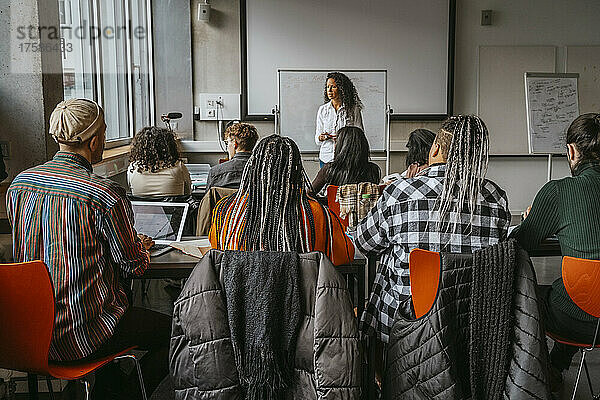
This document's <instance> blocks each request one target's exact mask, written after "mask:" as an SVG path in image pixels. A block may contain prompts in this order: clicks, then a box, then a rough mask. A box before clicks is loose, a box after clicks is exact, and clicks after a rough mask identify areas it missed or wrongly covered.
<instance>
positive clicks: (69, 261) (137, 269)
mask: <svg viewBox="0 0 600 400" xmlns="http://www.w3.org/2000/svg"><path fill="white" fill-rule="evenodd" d="M7 211H8V217H9V220H10V222H11V225H12V232H13V253H14V259H15V261H16V262H23V261H32V260H42V261H44V263H46V265H47V267H48V270H49V271H50V275H51V277H52V281H53V284H54V293H55V304H56V306H55V322H54V334H53V337H52V343H51V345H50V359H53V360H60V361H65V360H76V359H80V358H83V357H86V356H88V355H90V354H91V353H93V352H94V351H95V350H96V349H98V347H100V346H101V345H102V344H103V343H104V342H106V341H107V339H108V338H110V337H111V336H112V334H113V332H114V329H115V326H116V325H117V323H118V322H119V319H120V318H121V317H122V316H123V314H124V313H125V310H126V309H127V307H128V302H127V297H126V296H125V292H124V291H123V288H122V287H121V284H120V282H119V277H120V274H123V275H132V274H133V275H141V274H143V273H144V271H145V270H146V268H147V267H148V263H149V255H148V252H147V251H146V250H144V248H143V246H142V244H141V241H140V240H139V239H138V237H137V235H136V232H135V230H134V229H133V222H132V221H133V213H132V210H131V204H130V203H129V201H128V200H127V198H126V197H125V192H124V190H123V189H122V188H121V187H120V186H119V185H117V184H116V183H114V182H112V181H110V180H108V179H104V178H101V177H99V176H96V175H94V174H93V173H92V166H91V164H90V163H89V162H88V161H87V160H86V159H85V158H83V157H81V156H79V155H77V154H74V153H68V152H58V153H57V154H56V156H55V157H54V159H53V160H51V161H49V162H47V163H45V164H43V165H40V166H38V167H34V168H31V169H29V170H27V171H24V172H22V173H21V174H19V175H18V176H17V177H16V178H15V179H14V181H13V182H12V184H11V185H10V188H9V189H8V193H7Z"/></svg>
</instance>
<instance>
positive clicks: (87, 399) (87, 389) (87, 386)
mask: <svg viewBox="0 0 600 400" xmlns="http://www.w3.org/2000/svg"><path fill="white" fill-rule="evenodd" d="M83 386H84V387H85V400H90V395H91V394H90V383H89V382H88V380H87V379H83Z"/></svg>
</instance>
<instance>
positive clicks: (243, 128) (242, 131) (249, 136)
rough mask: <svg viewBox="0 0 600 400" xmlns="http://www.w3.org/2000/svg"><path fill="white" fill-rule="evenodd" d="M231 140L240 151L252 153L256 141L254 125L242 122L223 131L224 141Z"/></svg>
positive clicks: (256, 133) (256, 134)
mask: <svg viewBox="0 0 600 400" xmlns="http://www.w3.org/2000/svg"><path fill="white" fill-rule="evenodd" d="M229 138H232V139H234V140H235V142H236V143H237V144H238V147H239V148H240V150H246V151H252V149H253V148H254V145H255V144H256V141H257V140H258V132H257V131H256V128H255V127H254V125H250V124H245V123H243V122H240V123H237V124H233V125H231V126H230V127H229V128H227V130H226V131H225V139H229Z"/></svg>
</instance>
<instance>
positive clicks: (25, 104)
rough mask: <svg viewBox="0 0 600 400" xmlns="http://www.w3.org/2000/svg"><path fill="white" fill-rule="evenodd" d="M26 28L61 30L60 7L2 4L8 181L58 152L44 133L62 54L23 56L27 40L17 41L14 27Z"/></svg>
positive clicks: (0, 62)
mask: <svg viewBox="0 0 600 400" xmlns="http://www.w3.org/2000/svg"><path fill="white" fill-rule="evenodd" d="M29 25H33V26H59V24H58V2H51V1H43V0H42V1H40V7H39V8H38V2H37V0H0V38H1V40H0V99H1V101H0V121H2V122H1V124H0V140H1V141H7V142H9V144H10V157H9V158H8V159H7V160H5V163H6V166H7V169H8V173H9V178H12V177H14V176H15V175H16V174H17V173H19V172H20V171H22V170H24V169H26V168H29V167H32V166H34V165H37V164H40V163H43V162H45V161H46V160H48V159H49V158H51V157H52V156H53V155H54V153H55V152H56V150H57V146H56V144H55V143H54V141H53V140H52V139H51V138H50V137H49V136H48V135H47V134H46V133H47V132H48V119H49V117H50V113H51V112H52V110H53V109H54V106H55V105H56V104H57V103H58V102H60V101H61V100H62V93H63V92H62V90H63V89H62V74H52V72H57V71H60V70H61V67H60V65H61V64H60V53H57V52H22V51H21V49H20V47H19V45H20V44H21V43H25V42H29V40H25V39H23V40H20V39H19V38H18V37H17V27H18V26H25V27H28V26H29ZM42 43H49V42H48V41H46V40H43V41H42ZM49 44H52V45H53V44H55V43H49ZM42 71H48V72H50V73H47V74H42Z"/></svg>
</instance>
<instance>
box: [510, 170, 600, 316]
mask: <svg viewBox="0 0 600 400" xmlns="http://www.w3.org/2000/svg"><path fill="white" fill-rule="evenodd" d="M552 235H556V236H557V237H558V242H559V243H560V249H561V252H562V255H563V256H571V257H578V258H587V259H591V260H600V162H597V161H594V162H591V161H588V162H584V163H582V164H581V165H580V166H579V167H578V168H577V170H576V171H575V173H574V176H573V177H569V178H563V179H559V180H556V181H550V182H548V183H547V184H545V185H544V186H543V187H542V188H541V189H540V191H539V192H538V194H537V195H536V196H535V200H534V201H533V205H532V206H531V212H530V213H529V215H528V217H527V218H526V219H525V220H524V221H523V222H522V223H521V225H519V226H517V227H516V228H515V229H514V230H513V231H512V232H511V235H510V237H514V238H515V239H517V241H518V242H519V244H520V245H521V246H522V247H523V248H524V249H525V250H531V249H534V248H536V247H537V246H538V245H539V243H540V242H541V241H542V240H543V239H545V238H547V237H549V236H552ZM550 300H551V301H552V302H553V303H554V304H556V305H557V307H558V308H559V309H561V310H562V311H564V312H565V313H567V314H569V315H571V316H572V317H573V318H576V319H579V320H583V321H589V320H592V319H593V318H592V317H591V316H590V315H589V314H586V313H585V312H583V310H581V309H580V308H579V307H577V306H576V305H575V303H573V302H572V301H571V299H570V298H569V296H568V294H567V292H566V290H565V287H564V285H563V282H562V278H559V279H557V280H556V281H554V283H553V284H552V290H551V292H550Z"/></svg>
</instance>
